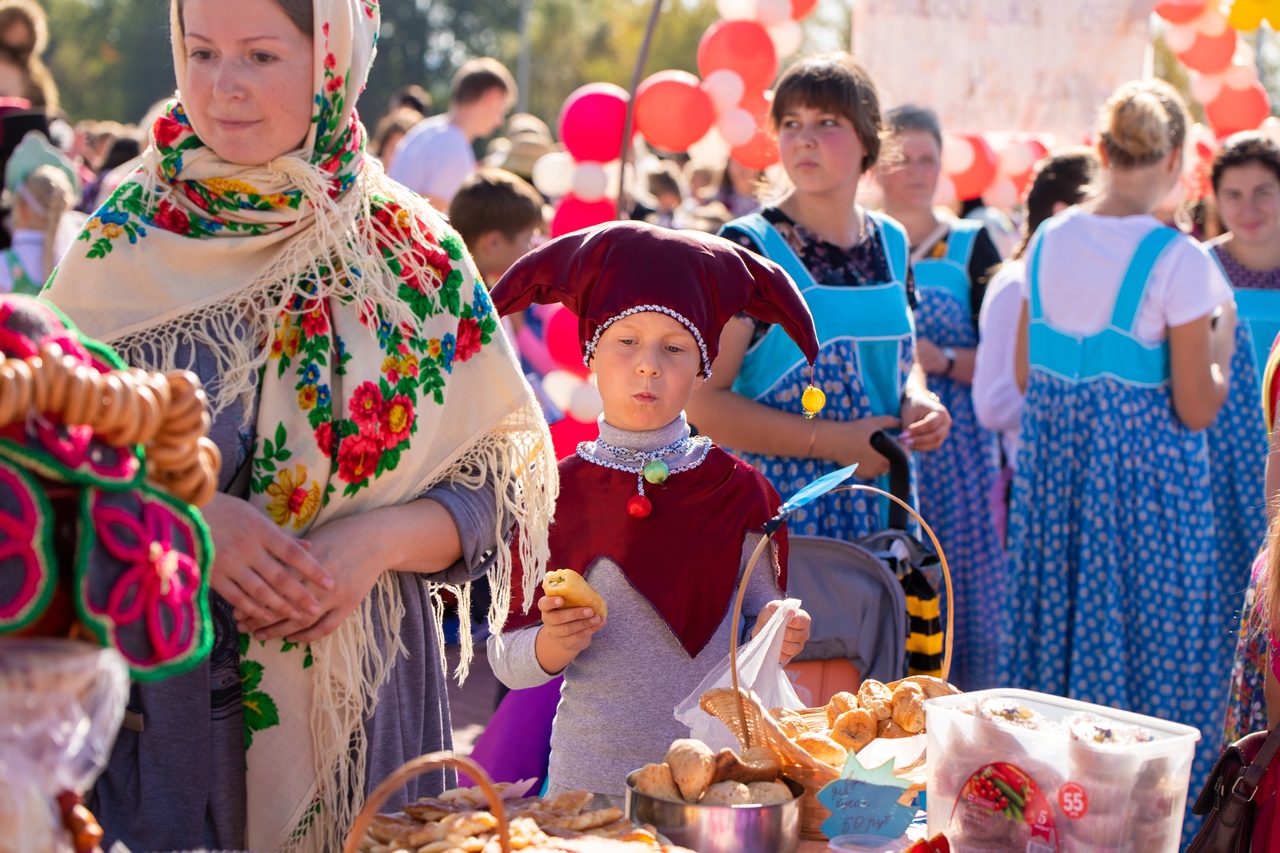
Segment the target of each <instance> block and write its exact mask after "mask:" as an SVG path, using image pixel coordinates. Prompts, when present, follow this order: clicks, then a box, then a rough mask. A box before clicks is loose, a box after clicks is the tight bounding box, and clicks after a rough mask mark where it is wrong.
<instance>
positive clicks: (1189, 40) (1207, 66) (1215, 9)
mask: <svg viewBox="0 0 1280 853" xmlns="http://www.w3.org/2000/svg"><path fill="white" fill-rule="evenodd" d="M1155 12H1156V14H1157V15H1159V16H1160V17H1161V18H1163V19H1164V20H1165V21H1166V22H1167V24H1168V26H1167V29H1166V31H1165V43H1166V44H1167V45H1168V46H1169V49H1170V50H1172V51H1173V53H1174V55H1175V56H1177V57H1178V60H1179V61H1180V62H1181V63H1182V64H1183V65H1185V66H1186V67H1187V68H1188V69H1190V70H1191V72H1192V75H1191V94H1192V95H1193V96H1194V97H1195V99H1196V100H1197V101H1199V102H1200V103H1202V104H1204V109H1205V116H1206V117H1207V118H1208V119H1209V124H1211V125H1212V126H1213V129H1214V131H1215V132H1216V133H1217V134H1218V135H1219V136H1229V135H1231V134H1232V133H1237V132H1239V131H1242V130H1254V129H1255V128H1257V127H1259V126H1260V125H1261V124H1262V122H1263V120H1264V119H1266V118H1267V116H1269V115H1271V102H1270V99H1269V98H1268V97H1267V90H1266V88H1265V87H1263V85H1262V83H1261V82H1259V80H1258V72H1257V67H1256V65H1255V62H1254V57H1253V52H1252V50H1251V49H1250V48H1249V46H1248V45H1247V44H1245V43H1244V42H1243V41H1241V40H1240V39H1239V38H1238V37H1237V30H1238V29H1257V27H1258V25H1259V23H1261V21H1262V19H1263V18H1264V17H1266V18H1267V19H1268V20H1273V19H1274V20H1276V21H1280V2H1277V0H1235V3H1234V4H1233V5H1232V7H1231V9H1230V17H1228V16H1227V15H1224V14H1222V11H1221V9H1220V8H1219V5H1218V3H1217V2H1216V0H1214V2H1209V0H1161V2H1158V3H1156V6H1155ZM1273 16H1274V18H1273Z"/></svg>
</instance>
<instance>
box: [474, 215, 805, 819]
mask: <svg viewBox="0 0 1280 853" xmlns="http://www.w3.org/2000/svg"><path fill="white" fill-rule="evenodd" d="M493 298H494V303H495V305H496V306H497V309H498V311H499V313H508V312H511V311H519V310H522V309H524V308H526V307H528V306H529V305H530V304H532V303H535V302H538V303H549V302H561V303H563V304H564V305H565V306H566V307H567V308H568V309H569V310H571V311H573V312H574V313H575V314H577V315H578V317H579V318H580V319H579V331H580V340H581V343H582V349H583V352H584V353H585V362H586V363H587V364H588V366H589V367H590V368H591V369H592V371H593V372H594V373H595V375H596V378H597V381H598V384H599V388H600V396H601V397H602V398H603V400H604V414H603V415H601V417H600V420H599V424H600V439H599V440H598V441H593V442H584V443H582V444H581V445H579V447H578V452H577V455H576V456H572V457H569V458H568V459H565V460H563V461H562V462H561V463H560V497H559V500H558V502H557V510H556V515H557V518H558V519H559V521H558V522H557V523H555V524H554V525H553V526H552V530H551V542H550V548H551V562H552V564H554V566H555V568H557V569H559V568H570V569H573V570H574V571H577V572H578V573H579V574H582V575H584V576H586V578H587V580H588V581H589V582H590V584H591V585H592V586H593V587H594V588H595V590H596V591H597V592H598V593H599V594H600V595H601V596H602V597H603V598H604V600H605V601H606V602H607V604H608V610H609V612H608V620H607V621H606V620H605V618H604V615H603V614H597V613H594V612H592V611H591V610H590V609H589V608H577V609H570V610H559V609H557V608H559V607H561V606H562V605H563V604H564V600H563V599H562V598H560V597H558V596H551V597H542V596H541V592H540V591H539V593H538V596H539V597H537V599H536V607H535V608H534V609H532V610H531V611H529V612H527V613H525V614H523V615H516V616H515V617H514V618H513V619H512V621H511V622H509V623H508V626H507V628H508V630H507V632H506V633H505V634H504V635H503V637H502V639H501V640H498V639H497V638H491V639H490V641H489V661H490V664H491V665H492V666H493V670H494V673H495V674H496V675H497V676H498V678H499V679H500V680H501V681H503V682H504V683H505V684H507V685H508V686H510V687H512V688H533V687H537V686H539V685H542V684H544V683H546V682H549V681H550V680H551V679H553V678H554V677H555V676H556V675H558V674H560V673H562V672H563V673H564V685H563V687H562V688H561V691H560V699H559V706H558V709H557V710H556V712H555V724H554V729H553V731H552V736H551V762H550V788H549V792H550V793H551V794H556V793H559V792H561V791H564V790H565V789H571V788H584V789H586V790H588V791H591V792H592V793H593V794H596V795H597V798H598V801H599V802H601V804H602V805H606V804H608V805H619V806H620V805H621V803H622V795H623V793H624V788H623V779H624V778H626V775H627V774H628V773H629V772H631V771H632V770H634V769H636V768H637V767H640V766H642V765H644V764H646V763H648V762H651V761H656V760H658V758H659V757H660V756H662V755H663V754H664V753H665V752H666V750H667V747H668V746H669V745H670V743H671V741H673V740H675V739H677V738H681V737H687V736H688V728H687V727H686V726H684V725H683V724H681V723H680V722H679V721H677V720H676V719H675V718H674V715H673V713H672V709H673V708H674V707H675V706H676V704H677V703H679V702H680V701H681V700H682V699H684V698H685V697H686V696H687V695H688V694H689V693H690V692H692V691H693V690H694V689H695V688H696V687H697V686H698V684H699V683H700V682H701V681H702V680H703V678H705V677H706V675H707V674H708V673H709V672H710V670H711V668H712V667H714V666H715V665H716V663H718V662H719V661H720V660H721V659H722V658H723V657H724V655H725V653H726V652H727V651H728V649H729V643H730V636H731V634H732V633H736V634H737V635H738V636H740V637H744V636H745V634H746V633H747V628H748V627H749V626H752V625H754V626H755V628H756V630H758V629H759V628H760V627H762V626H763V625H764V623H765V622H766V621H767V620H768V619H769V617H770V616H771V615H772V613H773V612H774V610H775V609H776V607H777V606H778V604H779V602H778V599H781V598H783V590H784V589H785V586H786V550H785V539H782V538H777V539H775V548H776V550H770V552H769V559H768V560H767V561H762V562H761V564H760V565H759V566H757V568H756V570H755V572H754V573H753V574H752V576H751V578H750V579H749V581H748V582H747V590H746V598H745V604H744V607H743V613H744V615H745V616H746V621H745V623H744V624H742V625H732V624H730V619H729V614H730V611H731V608H732V605H733V599H734V596H735V595H736V593H737V586H738V582H739V581H738V579H739V578H740V577H741V573H742V571H743V570H744V569H745V567H746V561H747V559H748V558H749V556H750V554H751V552H752V551H753V550H754V549H755V547H756V546H757V544H758V543H759V541H760V537H761V536H762V535H763V534H762V533H760V532H758V531H760V530H761V529H762V526H763V525H764V523H765V522H766V521H767V520H768V519H769V518H770V517H772V516H773V515H774V513H775V512H776V511H777V509H778V506H779V504H780V501H779V498H778V495H777V493H776V492H775V491H774V490H773V488H772V487H771V486H770V485H769V483H768V481H767V480H765V478H764V477H762V476H761V475H760V474H759V473H757V472H756V471H755V469H753V468H751V467H750V466H749V465H747V464H745V463H743V462H741V461H739V460H737V459H735V458H734V457H733V456H731V455H729V454H728V453H726V452H725V451H723V450H721V449H720V448H718V447H716V446H715V445H713V444H712V443H711V441H710V440H709V439H707V438H706V437H697V438H695V437H692V436H691V434H690V429H689V426H688V424H687V422H686V420H685V415H684V407H685V404H686V403H688V401H689V398H690V396H691V395H692V394H693V390H694V388H696V387H697V386H699V385H701V384H702V382H703V380H704V379H705V378H706V376H707V375H708V374H709V373H710V370H711V362H712V360H713V359H714V358H715V355H716V350H717V348H718V347H717V344H718V341H719V339H720V330H721V329H722V328H723V327H724V324H725V323H727V322H729V321H730V320H731V319H732V318H733V317H734V316H735V315H736V314H738V313H741V312H745V313H748V314H751V315H752V316H757V317H760V318H762V319H765V320H767V321H768V322H771V323H779V324H781V326H782V327H783V328H785V329H786V330H787V332H788V334H790V335H791V336H792V338H793V339H794V340H795V341H796V343H797V345H798V346H799V348H800V351H802V352H803V353H805V356H804V357H805V358H807V359H808V361H809V363H810V364H812V362H813V360H814V359H815V358H816V357H817V352H818V343H817V338H816V334H815V332H814V327H813V319H812V317H811V315H810V314H809V311H808V309H807V308H806V306H805V304H804V300H803V298H802V297H801V296H800V294H799V292H798V291H797V290H796V287H795V285H794V284H793V283H792V282H791V280H790V279H789V278H788V277H787V276H786V274H785V273H783V272H782V270H781V269H779V268H778V267H777V266H776V265H775V264H772V263H770V262H768V261H765V260H763V259H761V258H759V257H757V256H755V255H753V254H751V253H750V252H748V251H746V250H745V249H742V248H740V247H738V246H734V245H732V244H730V243H728V242H727V241H724V240H721V239H719V238H716V237H711V236H704V235H695V234H693V233H691V232H676V231H669V230H665V229H660V228H655V227H653V226H650V225H646V224H644V223H639V222H617V223H611V224H608V225H605V226H601V227H600V228H598V229H593V230H591V231H581V232H576V233H573V234H569V235H566V236H564V237H560V238H558V239H556V240H552V241H551V242H550V243H547V244H546V245H544V246H541V247H539V248H538V249H535V250H534V251H533V252H531V253H530V254H529V255H528V256H526V257H525V258H524V259H523V260H521V261H520V262H518V263H517V264H516V265H515V266H514V267H512V268H511V270H510V271H509V272H508V273H507V275H506V276H504V277H503V279H502V281H500V282H499V283H498V286H497V287H496V288H494V291H493ZM525 600H526V601H527V600H528V599H527V598H526V599H525ZM539 617H541V625H538V623H537V620H538V618H539ZM513 629H514V630H513ZM808 633H809V617H808V615H807V614H804V613H803V611H802V612H801V613H799V614H798V615H797V616H796V617H794V618H793V619H792V620H791V621H790V622H789V623H788V626H787V637H786V643H785V644H784V647H783V658H784V660H783V661H781V662H783V663H785V660H787V659H790V658H791V657H794V656H795V655H796V654H798V653H799V651H800V650H801V648H802V647H803V645H804V642H805V640H806V639H807V638H808ZM528 728H529V729H532V728H533V724H532V723H529V724H528ZM521 736H522V742H527V740H528V738H527V736H526V733H525V730H522V732H521ZM526 745H527V744H526ZM512 748H516V747H514V746H513V747H512Z"/></svg>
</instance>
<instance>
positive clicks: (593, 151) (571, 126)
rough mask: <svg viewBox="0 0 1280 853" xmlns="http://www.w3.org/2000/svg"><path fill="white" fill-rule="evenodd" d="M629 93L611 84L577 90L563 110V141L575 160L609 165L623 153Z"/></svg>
mask: <svg viewBox="0 0 1280 853" xmlns="http://www.w3.org/2000/svg"><path fill="white" fill-rule="evenodd" d="M626 121H627V91H626V89H623V88H622V87H621V86H615V85H613V84H612V83H588V84H587V85H586V86H582V87H580V88H578V89H575V90H574V92H573V94H571V95H570V96H569V97H568V98H567V99H565V102H564V106H563V107H561V108H560V141H561V142H562V143H564V147H565V148H566V149H567V150H568V152H569V153H570V154H572V155H573V159H575V160H578V161H582V160H594V161H596V162H598V163H609V162H611V161H613V160H617V159H618V157H619V156H620V155H621V153H622V129H623V127H624V125H625V124H626Z"/></svg>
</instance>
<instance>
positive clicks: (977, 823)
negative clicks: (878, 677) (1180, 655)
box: [925, 689, 1200, 853]
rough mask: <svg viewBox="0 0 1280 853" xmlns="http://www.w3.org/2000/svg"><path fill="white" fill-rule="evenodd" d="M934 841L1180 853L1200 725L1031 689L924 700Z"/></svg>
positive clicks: (976, 851)
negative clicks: (944, 837) (942, 837)
mask: <svg viewBox="0 0 1280 853" xmlns="http://www.w3.org/2000/svg"><path fill="white" fill-rule="evenodd" d="M925 714H926V718H927V723H926V729H927V732H928V755H929V776H928V797H929V808H928V812H929V834H930V835H931V836H932V835H935V834H937V833H940V832H945V833H946V835H947V838H948V839H950V841H951V849H952V850H953V851H956V853H968V851H973V853H988V851H990V852H991V853H995V851H1018V853H1024V851H1028V850H1034V851H1045V853H1051V851H1059V853H1102V851H1108V853H1118V851H1126V850H1134V851H1137V850H1141V851H1144V853H1166V851H1167V853H1176V851H1177V850H1178V844H1179V840H1180V838H1181V832H1182V819H1183V809H1184V807H1185V805H1186V798H1187V786H1188V783H1189V780H1190V775H1191V761H1192V758H1193V756H1194V753H1195V745H1196V742H1197V741H1198V740H1199V739H1200V732H1199V731H1198V730H1196V729H1194V728H1191V727H1190V726H1184V725H1180V724H1178V723H1171V722H1166V721H1164V720H1158V719H1155V718H1153V717H1146V716H1142V715H1140V714H1131V713H1127V712H1124V711H1116V710H1113V709H1111V708H1105V707H1102V706H1099V705H1090V704H1088V703H1085V702H1078V701H1075V700H1073V699H1064V698H1061V697H1058V696H1049V695H1046V694H1042V693H1033V692H1031V691H1026V690H1012V689H1007V690H1006V689H996V690H983V691H979V692H976V693H964V694H960V695H957V696H942V697H938V698H935V699H930V700H928V701H927V702H926V703H925Z"/></svg>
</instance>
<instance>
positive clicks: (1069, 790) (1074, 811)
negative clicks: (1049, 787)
mask: <svg viewBox="0 0 1280 853" xmlns="http://www.w3.org/2000/svg"><path fill="white" fill-rule="evenodd" d="M1058 805H1059V806H1061V807H1062V813H1063V814H1064V815H1066V816H1067V817H1069V818H1071V819H1072V820H1079V819H1080V818H1082V817H1084V816H1085V815H1087V814H1088V813H1089V793H1088V792H1087V791H1085V789H1084V788H1083V787H1082V786H1081V785H1080V784H1079V783H1077V782H1068V783H1067V784H1065V785H1063V786H1062V787H1061V788H1059V789H1058Z"/></svg>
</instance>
